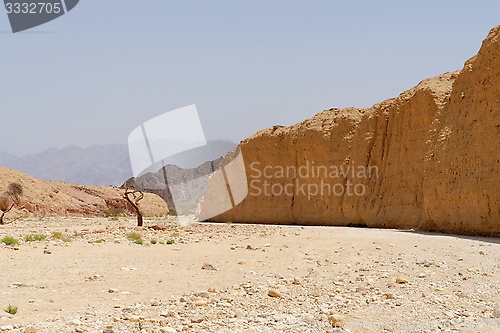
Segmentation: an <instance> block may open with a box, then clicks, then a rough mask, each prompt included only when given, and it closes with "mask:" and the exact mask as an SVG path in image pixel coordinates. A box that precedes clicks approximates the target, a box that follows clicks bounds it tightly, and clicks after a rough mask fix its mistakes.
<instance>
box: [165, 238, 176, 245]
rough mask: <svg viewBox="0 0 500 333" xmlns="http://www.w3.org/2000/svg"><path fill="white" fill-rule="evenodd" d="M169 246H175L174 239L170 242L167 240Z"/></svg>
mask: <svg viewBox="0 0 500 333" xmlns="http://www.w3.org/2000/svg"><path fill="white" fill-rule="evenodd" d="M167 244H168V245H172V244H175V241H174V240H173V239H169V240H167Z"/></svg>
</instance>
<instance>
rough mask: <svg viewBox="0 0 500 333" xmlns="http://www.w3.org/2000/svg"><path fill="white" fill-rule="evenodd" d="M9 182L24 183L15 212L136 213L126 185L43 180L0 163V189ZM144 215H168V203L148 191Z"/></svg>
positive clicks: (75, 214)
mask: <svg viewBox="0 0 500 333" xmlns="http://www.w3.org/2000/svg"><path fill="white" fill-rule="evenodd" d="M9 183H20V184H21V185H22V187H23V190H24V191H23V192H24V193H23V196H22V197H21V205H20V206H16V208H15V209H14V210H13V211H12V212H11V213H9V214H8V217H10V216H12V217H14V216H29V215H34V216H75V217H79V216H81V217H95V216H106V215H107V214H109V213H110V212H111V213H113V212H121V211H122V210H123V212H124V214H127V215H134V214H135V211H134V209H133V208H132V207H131V206H130V204H128V203H127V201H126V200H125V199H124V197H123V194H124V191H123V189H119V188H116V187H105V186H86V185H75V184H70V183H62V182H56V181H41V180H38V179H36V178H33V177H30V176H28V175H26V174H23V173H21V172H19V171H17V170H13V169H7V168H3V167H0V193H1V192H3V191H5V190H6V189H7V188H8V185H9ZM140 206H141V211H142V212H143V215H144V216H145V217H156V216H167V214H168V207H167V204H166V203H165V202H164V201H163V200H162V199H161V198H160V197H158V196H157V195H154V194H149V193H146V194H145V196H144V199H143V200H142V201H141V202H140Z"/></svg>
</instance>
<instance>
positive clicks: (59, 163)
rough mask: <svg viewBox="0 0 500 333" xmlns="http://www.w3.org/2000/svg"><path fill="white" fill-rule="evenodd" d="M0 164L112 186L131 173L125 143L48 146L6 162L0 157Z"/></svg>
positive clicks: (39, 174)
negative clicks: (62, 146)
mask: <svg viewBox="0 0 500 333" xmlns="http://www.w3.org/2000/svg"><path fill="white" fill-rule="evenodd" d="M0 157H1V156H0ZM0 163H1V164H2V165H3V166H5V167H8V168H12V169H16V170H19V171H21V172H24V173H27V174H29V175H31V176H33V177H36V178H39V179H43V180H57V181H63V182H69V183H74V184H87V185H115V186H116V185H121V184H123V181H124V179H128V178H129V177H131V175H132V168H131V166H130V160H129V156H128V147H127V145H125V144H112V145H95V146H91V147H89V148H86V149H82V148H80V147H76V146H69V147H66V148H63V149H57V148H51V149H48V150H46V151H44V152H42V153H39V154H29V155H25V156H23V157H20V158H17V159H14V160H12V159H11V160H10V161H9V160H7V161H2V160H0Z"/></svg>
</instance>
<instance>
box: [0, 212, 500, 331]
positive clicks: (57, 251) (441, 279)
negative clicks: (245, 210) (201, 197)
mask: <svg viewBox="0 0 500 333" xmlns="http://www.w3.org/2000/svg"><path fill="white" fill-rule="evenodd" d="M185 222H186V221H185V220H184V221H183V223H182V224H181V223H179V221H176V220H172V219H170V220H167V219H159V220H146V223H145V225H146V227H144V228H137V227H135V221H134V220H133V219H128V218H118V219H116V218H114V219H113V218H109V219H108V218H97V219H70V218H61V219H57V218H50V219H49V218H44V219H24V220H18V221H16V222H14V223H13V224H10V225H6V226H0V237H2V238H3V237H5V236H12V237H14V238H16V239H18V240H19V244H18V245H2V246H0V257H1V258H2V265H3V267H2V270H1V272H0V281H1V283H0V293H1V295H2V297H1V301H0V307H2V313H3V314H0V331H5V332H107V333H110V332H442V331H449V332H500V328H499V327H500V318H498V317H500V283H499V282H500V274H499V269H500V240H499V239H498V238H474V237H463V236H460V237H459V236H454V235H443V234H430V233H418V232H413V231H411V230H407V231H401V230H400V231H396V230H379V229H361V228H344V227H300V226H265V225H237V224H200V223H194V224H189V225H185ZM152 226H156V227H155V228H156V229H163V230H154V229H153V228H151V227H152ZM53 232H56V234H55V235H53ZM57 232H59V233H61V234H60V235H59V234H57ZM131 232H136V233H139V234H141V237H142V240H143V243H142V245H138V244H134V240H131V239H130V238H129V236H130V233H131ZM30 234H43V235H46V236H47V238H46V239H45V240H42V241H30V242H28V241H25V240H24V238H25V236H26V235H30ZM152 240H153V243H155V242H156V244H153V243H152ZM172 241H173V244H167V242H169V243H172ZM398 282H399V283H398ZM270 295H271V296H270ZM9 304H11V305H12V306H15V307H18V311H17V313H16V314H15V315H14V316H9V315H7V314H6V313H5V312H4V311H3V309H5V308H7V306H8V305H9ZM332 324H335V325H332ZM334 326H337V327H334Z"/></svg>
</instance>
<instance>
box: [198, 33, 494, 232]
mask: <svg viewBox="0 0 500 333" xmlns="http://www.w3.org/2000/svg"><path fill="white" fill-rule="evenodd" d="M499 96H500V26H499V27H496V28H494V29H492V30H491V31H490V33H489V35H488V36H487V38H486V39H485V40H484V41H483V43H482V46H481V48H480V51H479V53H478V54H477V55H476V56H474V57H473V58H471V59H469V60H467V61H466V62H465V65H464V68H463V69H462V70H460V71H457V72H454V73H446V74H443V75H440V76H438V77H435V78H432V79H426V80H423V81H422V82H420V83H419V84H418V85H417V86H416V87H414V88H412V89H410V90H408V91H405V92H403V93H401V94H400V95H399V96H398V97H396V98H391V99H388V100H386V101H384V102H382V103H379V104H376V105H374V106H372V107H371V108H367V109H356V108H347V109H329V110H326V111H323V112H321V113H319V114H317V115H316V116H314V117H313V118H311V119H307V120H305V121H303V122H301V123H298V124H296V125H293V126H290V127H281V126H275V127H273V128H270V129H266V130H263V131H260V132H258V133H256V134H255V135H254V136H252V137H250V138H248V139H246V140H244V141H243V142H242V143H241V144H240V148H241V152H242V154H243V157H244V160H245V167H246V176H247V185H248V188H249V194H248V196H247V197H246V198H245V199H244V200H243V202H241V203H240V204H239V205H237V206H236V207H234V208H233V209H230V210H229V211H226V212H225V213H222V214H221V215H219V216H215V217H213V218H212V220H213V221H219V222H226V221H233V222H235V221H239V222H253V223H283V224H285V223H297V224H303V225H347V224H358V225H367V226H369V227H385V228H408V229H409V228H418V229H422V230H436V231H444V232H452V233H464V234H483V235H500V176H499V170H500V97H499ZM228 172H229V171H228V170H226V173H228ZM217 173H221V171H220V170H218V171H217V172H216V174H217ZM216 174H214V177H212V178H211V181H210V183H209V185H208V190H207V194H206V195H205V197H204V199H203V205H202V210H201V211H202V213H203V211H206V210H207V208H208V207H211V208H212V210H213V207H214V205H218V204H220V202H219V201H218V200H219V199H218V198H219V197H220V193H219V192H220V191H221V189H222V191H225V187H224V186H220V184H216V181H215V180H217V179H221V178H220V177H215V175H216ZM266 184H267V185H266ZM222 211H223V210H222ZM201 216H203V214H202V215H201Z"/></svg>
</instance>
